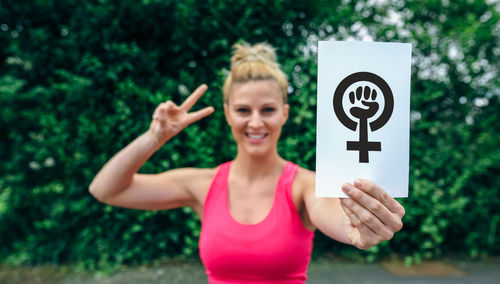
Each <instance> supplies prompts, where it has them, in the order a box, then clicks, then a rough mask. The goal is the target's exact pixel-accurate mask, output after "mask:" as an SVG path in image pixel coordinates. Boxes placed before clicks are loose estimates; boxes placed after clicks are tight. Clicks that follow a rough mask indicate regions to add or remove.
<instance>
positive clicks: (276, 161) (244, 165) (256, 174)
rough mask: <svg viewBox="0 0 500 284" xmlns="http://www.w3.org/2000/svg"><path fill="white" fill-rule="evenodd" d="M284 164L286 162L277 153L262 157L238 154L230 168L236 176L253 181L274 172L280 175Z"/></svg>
mask: <svg viewBox="0 0 500 284" xmlns="http://www.w3.org/2000/svg"><path fill="white" fill-rule="evenodd" d="M285 163H286V161H285V160H284V159H283V158H281V157H280V156H279V155H278V153H274V154H271V155H262V156H251V155H248V154H244V153H238V154H237V155H236V158H235V159H234V161H233V166H232V168H233V170H234V172H235V173H237V174H238V176H242V177H244V178H248V179H249V180H254V179H258V178H260V177H264V176H268V175H272V174H275V173H276V172H279V173H281V171H282V170H283V167H284V166H285Z"/></svg>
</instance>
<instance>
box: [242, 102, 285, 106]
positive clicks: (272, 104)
mask: <svg viewBox="0 0 500 284" xmlns="http://www.w3.org/2000/svg"><path fill="white" fill-rule="evenodd" d="M248 106H249V105H247V104H235V105H234V107H248ZM269 106H276V103H274V102H273V103H265V104H263V105H262V107H269Z"/></svg>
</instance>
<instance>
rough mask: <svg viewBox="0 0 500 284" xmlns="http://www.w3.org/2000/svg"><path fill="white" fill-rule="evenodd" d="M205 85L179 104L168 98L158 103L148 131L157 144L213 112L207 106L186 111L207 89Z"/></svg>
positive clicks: (162, 142) (159, 144) (211, 108)
mask: <svg viewBox="0 0 500 284" xmlns="http://www.w3.org/2000/svg"><path fill="white" fill-rule="evenodd" d="M207 88H208V87H207V85H205V84H203V85H201V86H199V87H198V88H197V89H196V90H195V91H194V92H193V93H192V94H191V95H190V96H189V97H188V98H187V99H186V100H185V101H184V103H183V104H182V105H181V106H177V105H176V104H175V103H174V102H172V101H170V100H168V101H166V102H164V103H161V104H160V105H158V107H157V108H156V110H155V111H154V113H153V120H152V121H151V124H150V125H149V131H150V132H151V134H152V135H153V137H154V139H155V142H156V143H157V145H158V146H161V145H163V144H164V143H165V142H167V141H168V140H169V139H171V138H172V137H174V136H175V135H177V134H178V133H179V132H181V130H182V129H184V128H186V126H188V125H189V124H191V123H193V122H196V121H198V120H200V119H202V118H204V117H205V116H208V115H210V114H211V113H212V112H214V108H213V107H211V106H209V107H206V108H203V109H201V110H198V111H195V112H191V113H188V111H189V110H190V109H191V108H192V107H193V105H194V104H195V103H196V101H198V99H199V98H200V97H201V95H203V93H205V91H206V90H207Z"/></svg>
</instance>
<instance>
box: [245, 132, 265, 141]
mask: <svg viewBox="0 0 500 284" xmlns="http://www.w3.org/2000/svg"><path fill="white" fill-rule="evenodd" d="M267 135H268V134H267V133H266V134H250V133H245V136H246V137H248V138H250V139H251V140H261V139H264V138H265V137H267Z"/></svg>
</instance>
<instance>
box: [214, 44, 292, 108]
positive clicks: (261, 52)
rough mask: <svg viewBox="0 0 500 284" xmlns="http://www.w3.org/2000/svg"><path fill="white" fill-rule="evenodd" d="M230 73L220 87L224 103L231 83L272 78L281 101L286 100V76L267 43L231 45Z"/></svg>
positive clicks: (273, 49)
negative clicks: (221, 87)
mask: <svg viewBox="0 0 500 284" xmlns="http://www.w3.org/2000/svg"><path fill="white" fill-rule="evenodd" d="M233 49H234V51H233V56H232V57H231V73H230V74H229V75H228V76H227V78H226V81H225V82H224V87H223V89H222V91H223V94H224V103H228V101H229V94H230V92H231V88H232V86H233V84H237V83H245V82H249V81H256V80H274V81H276V83H278V86H279V88H280V91H281V94H282V97H283V102H284V103H286V102H287V92H288V78H287V76H286V75H285V73H284V72H283V71H282V70H281V68H280V65H279V64H278V62H277V59H276V51H275V48H274V47H272V46H271V45H270V44H268V43H258V44H255V45H253V46H252V45H250V44H248V43H246V42H243V43H242V44H235V45H234V46H233Z"/></svg>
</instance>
